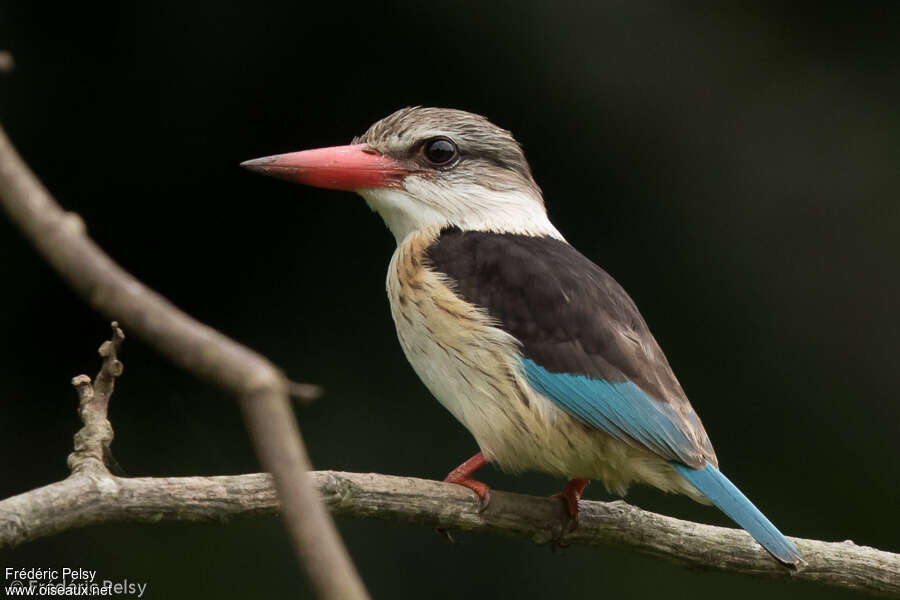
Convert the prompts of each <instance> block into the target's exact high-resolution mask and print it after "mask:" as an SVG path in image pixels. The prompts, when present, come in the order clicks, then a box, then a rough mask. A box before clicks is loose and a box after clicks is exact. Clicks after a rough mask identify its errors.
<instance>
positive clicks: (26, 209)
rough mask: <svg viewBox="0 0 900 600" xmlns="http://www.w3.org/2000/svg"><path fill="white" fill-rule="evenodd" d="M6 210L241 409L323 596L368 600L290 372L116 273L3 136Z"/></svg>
mask: <svg viewBox="0 0 900 600" xmlns="http://www.w3.org/2000/svg"><path fill="white" fill-rule="evenodd" d="M0 205H2V206H3V208H4V209H5V210H6V212H7V214H8V215H9V217H10V219H11V220H12V221H13V223H15V224H16V225H17V226H18V227H19V228H20V229H21V230H22V232H23V233H24V234H25V236H26V237H27V238H28V239H29V240H30V241H31V242H32V244H34V246H35V248H36V249H37V250H38V252H39V253H40V254H41V255H42V256H43V257H44V259H45V260H46V261H47V262H48V263H49V264H50V265H51V266H52V267H53V268H54V269H56V271H57V273H58V274H59V275H60V277H62V278H63V279H64V280H65V281H66V282H67V283H68V284H69V285H70V286H72V288H73V289H74V290H75V291H76V292H77V293H78V294H80V295H81V297H82V298H84V299H85V301H87V302H88V303H89V304H90V305H91V306H92V307H94V308H95V309H96V310H98V311H99V312H101V313H103V314H104V315H107V316H108V317H109V318H111V319H116V320H118V321H119V322H121V323H122V324H123V325H124V326H125V327H126V328H128V330H129V331H130V332H132V333H134V334H136V335H137V336H138V337H140V338H142V339H143V340H144V341H146V342H147V343H148V344H150V345H151V346H153V347H154V348H156V349H157V350H158V351H159V352H160V353H162V354H163V355H165V356H167V357H168V358H169V359H170V360H171V361H172V362H174V363H175V364H177V365H180V366H181V367H183V368H185V369H187V370H188V371H190V372H192V373H194V374H195V375H197V376H199V377H202V378H204V379H207V380H209V381H211V382H213V383H215V384H217V385H219V386H221V387H222V388H224V389H225V390H227V391H228V392H230V393H231V394H233V395H234V396H235V397H236V398H237V399H238V401H239V404H240V407H241V409H242V412H243V415H244V421H245V423H246V425H247V428H248V430H249V432H250V437H251V439H252V440H253V443H254V445H255V448H256V453H257V455H258V456H259V460H260V463H261V464H262V466H263V468H264V469H266V470H267V471H270V472H271V473H272V474H273V476H274V480H275V486H276V488H277V490H278V495H279V497H280V498H281V500H282V506H283V515H284V519H285V523H286V526H287V529H288V533H289V537H290V539H291V542H292V543H293V545H294V549H295V551H296V552H297V556H298V558H299V560H300V562H301V564H302V565H303V566H304V567H305V569H306V572H307V574H308V575H309V577H310V579H311V581H312V583H313V587H314V589H315V590H316V591H317V593H318V596H319V597H321V598H328V599H331V598H341V599H345V598H367V597H368V595H367V594H366V591H365V588H364V587H363V584H362V581H361V580H360V578H359V575H358V574H357V573H356V570H355V568H354V567H353V563H352V562H351V561H350V558H349V556H348V555H347V551H346V549H345V548H344V545H343V543H342V542H341V539H340V537H339V536H338V534H337V530H336V528H335V526H334V522H333V521H332V520H331V518H330V517H329V515H328V513H327V512H326V511H325V509H324V507H323V506H322V504H321V502H320V501H319V499H318V498H317V496H316V492H315V490H314V489H313V487H312V486H311V484H310V482H309V477H308V476H307V471H309V470H310V468H311V465H310V462H309V458H308V456H307V454H306V449H305V448H304V446H303V442H302V439H301V437H300V431H299V428H298V427H297V422H296V420H295V418H294V414H293V411H292V407H291V405H290V400H289V397H288V389H289V383H288V380H287V378H286V377H285V376H284V375H283V374H282V372H281V371H280V370H278V369H277V368H276V367H275V366H273V365H272V364H271V363H270V362H269V361H268V360H267V359H266V358H264V357H263V356H261V355H259V354H257V353H256V352H253V351H252V350H250V349H248V348H246V347H244V346H242V345H240V344H238V343H236V342H234V341H233V340H231V339H230V338H228V337H226V336H224V335H222V334H221V333H219V332H218V331H216V330H215V329H212V328H211V327H208V326H206V325H204V324H203V323H200V322H199V321H197V320H195V319H193V318H192V317H190V316H188V315H187V314H185V313H184V312H182V311H181V310H180V309H179V308H178V307H176V306H175V305H173V304H172V303H171V302H169V301H168V300H166V299H165V298H163V297H162V296H160V295H159V294H157V293H156V292H154V291H153V290H151V289H150V288H148V287H147V286H145V285H144V284H143V283H141V282H140V281H138V280H137V279H135V278H134V277H133V276H132V275H131V274H129V273H128V272H126V271H125V270H124V269H122V268H121V267H120V266H119V265H117V264H116V263H115V262H114V261H113V260H112V259H111V258H110V257H109V256H108V255H107V254H106V253H104V252H103V250H101V249H100V247H99V246H97V244H95V243H94V241H93V240H91V239H90V238H89V237H88V236H87V234H86V233H85V225H84V222H83V221H82V220H81V218H80V217H79V216H78V215H76V214H74V213H67V212H65V211H63V209H62V208H61V207H60V206H59V204H57V203H56V201H55V200H54V199H53V198H52V197H51V196H50V194H49V192H48V191H47V190H46V189H45V188H44V187H43V185H41V183H40V182H39V181H38V180H37V178H36V177H35V176H34V174H33V173H32V172H31V170H30V169H29V168H28V166H27V165H26V164H25V163H24V161H22V159H21V158H20V157H19V155H18V153H17V152H16V150H15V148H13V146H12V144H11V143H10V141H9V138H7V136H6V134H5V132H4V131H3V130H2V128H0ZM70 479H71V478H70ZM67 481H69V480H67ZM77 483H78V485H81V486H84V485H85V482H84V481H78V482H77ZM65 484H66V482H62V483H61V484H56V485H65Z"/></svg>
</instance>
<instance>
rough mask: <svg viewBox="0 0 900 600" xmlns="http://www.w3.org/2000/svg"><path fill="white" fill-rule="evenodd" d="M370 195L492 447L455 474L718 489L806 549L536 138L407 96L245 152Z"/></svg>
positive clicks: (435, 370)
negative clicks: (710, 419)
mask: <svg viewBox="0 0 900 600" xmlns="http://www.w3.org/2000/svg"><path fill="white" fill-rule="evenodd" d="M241 166H243V167H246V168H248V169H250V170H252V171H257V172H259V173H262V174H265V175H270V176H273V177H278V178H281V179H286V180H289V181H294V182H298V183H302V184H306V185H311V186H316V187H320V188H329V189H334V190H344V191H352V192H356V193H357V194H359V195H360V196H362V197H363V199H364V200H365V201H366V203H367V204H368V205H369V207H370V208H371V209H372V210H374V211H375V212H377V213H378V214H379V215H380V216H381V218H382V219H383V220H384V222H385V224H386V225H387V227H388V229H389V230H390V231H391V233H392V234H393V235H394V238H395V239H396V242H397V248H396V250H395V251H394V253H393V256H392V257H391V261H390V264H389V266H388V273H387V293H388V297H389V299H390V307H391V314H392V316H393V320H394V324H395V326H396V329H397V336H398V338H399V340H400V345H401V346H402V348H403V352H404V354H405V355H406V358H407V359H408V360H409V362H410V363H411V364H412V367H413V369H414V370H415V372H416V373H417V374H418V376H419V377H420V378H421V380H422V381H423V382H424V384H425V386H426V387H427V388H428V390H429V391H430V392H431V393H432V394H433V395H434V397H435V398H436V399H437V400H438V401H439V402H440V403H441V404H442V405H443V406H444V407H445V408H447V410H449V411H450V413H452V414H453V416H454V417H456V418H457V419H458V420H459V422H460V423H462V424H463V425H464V426H465V427H466V428H467V429H468V430H469V432H471V434H472V436H473V437H474V438H475V441H476V443H477V445H478V447H479V452H478V453H477V454H475V455H474V456H473V457H472V458H470V459H468V460H467V461H465V462H464V463H462V464H461V465H460V466H458V467H457V468H456V469H454V470H453V471H451V472H450V474H449V475H448V476H447V477H446V479H445V481H448V482H451V483H456V484H459V485H462V486H465V487H467V488H469V489H471V490H472V491H473V492H475V493H476V494H477V495H478V497H479V498H480V501H481V504H482V507H484V506H486V505H487V503H488V502H489V500H490V488H489V487H488V486H487V485H486V484H485V483H483V482H481V481H478V480H476V479H475V478H474V477H473V474H474V473H475V471H476V470H478V469H479V468H481V467H482V466H484V465H485V464H487V463H491V464H492V465H495V466H496V467H498V468H500V469H502V470H505V471H509V472H513V473H518V472H522V471H526V470H534V471H540V472H544V473H549V474H550V475H553V476H557V477H560V478H565V479H567V480H568V483H567V484H566V486H565V488H564V489H563V491H562V492H561V493H560V494H558V496H559V497H560V498H562V500H563V501H564V506H565V510H566V511H567V518H568V520H569V523H570V524H571V526H577V519H578V501H579V500H580V499H581V495H582V493H583V492H584V489H585V487H586V486H587V484H588V482H589V480H591V479H598V480H601V481H602V482H603V483H604V485H605V487H606V489H607V490H608V491H609V492H610V493H613V494H617V495H625V493H626V492H627V490H628V488H629V486H630V485H631V484H633V483H643V484H649V485H651V486H654V487H656V488H659V489H661V490H663V491H666V492H676V493H681V494H685V495H687V496H689V497H690V498H692V499H694V500H696V501H698V502H701V503H704V504H710V503H711V504H714V505H715V506H717V507H718V508H719V509H721V510H722V511H723V512H724V513H725V514H726V515H728V516H729V517H730V518H731V519H733V520H734V521H735V522H736V523H737V524H738V525H740V526H741V527H743V528H744V529H745V530H746V531H747V532H748V533H749V534H750V535H751V536H753V538H755V539H756V541H757V542H759V544H760V545H761V546H762V547H763V548H765V549H766V550H767V551H768V552H769V553H770V554H771V555H772V556H773V557H775V558H776V559H777V560H779V561H781V562H782V563H784V564H786V565H789V566H794V565H797V564H798V563H799V562H800V560H801V554H800V552H799V551H798V550H797V548H796V547H795V546H794V545H793V544H792V543H791V542H790V541H789V540H788V539H787V538H786V537H785V536H784V535H782V534H781V532H780V531H778V529H777V528H776V527H775V526H774V525H773V524H772V523H771V522H770V521H769V520H768V519H767V518H766V517H765V516H764V515H763V514H762V513H761V512H760V511H759V510H758V509H757V508H756V507H755V506H754V505H753V504H752V503H751V502H750V501H749V500H748V499H747V497H746V496H744V494H743V493H741V491H740V490H739V489H738V488H737V487H736V486H735V485H734V484H732V483H731V481H729V480H728V479H727V478H726V477H725V475H723V474H722V473H721V471H719V463H718V459H717V458H716V453H715V451H714V450H713V446H712V443H711V442H710V440H709V437H708V436H707V434H706V430H705V429H704V427H703V424H702V423H701V422H700V418H699V417H698V416H697V413H696V412H695V411H694V409H693V407H692V406H691V404H690V402H689V401H688V398H687V396H686V395H685V392H684V390H683V389H682V387H681V385H680V384H679V382H678V379H676V377H675V374H674V373H673V372H672V368H671V367H670V366H669V362H668V360H667V359H666V357H665V355H664V354H663V352H662V350H661V349H660V346H659V344H658V343H657V342H656V339H654V337H653V335H652V334H651V332H650V329H649V328H648V326H647V324H646V322H645V321H644V318H643V317H642V316H641V313H640V312H639V311H638V309H637V306H636V305H635V303H634V301H633V300H632V299H631V298H630V297H629V296H628V294H627V293H626V292H625V290H624V289H623V288H622V287H621V286H620V285H619V284H618V283H617V282H616V281H615V280H614V279H613V278H612V277H611V276H610V275H609V274H607V273H606V271H604V270H603V269H601V268H600V267H599V266H597V265H596V264H594V263H593V262H592V261H591V260H590V259H588V258H587V257H585V256H584V255H583V254H581V253H580V252H578V250H576V249H575V248H574V247H572V246H571V245H570V244H569V243H568V242H567V241H566V240H565V238H564V237H563V236H562V234H561V233H560V232H559V230H557V228H556V227H554V226H553V223H551V222H550V219H549V217H548V216H547V211H546V208H545V206H544V200H543V194H542V192H541V189H540V188H539V187H538V185H537V183H535V181H534V178H533V177H532V174H531V168H530V167H529V164H528V161H527V160H526V159H525V154H524V152H523V150H522V147H521V145H520V144H519V142H518V141H516V139H515V138H514V137H513V135H512V134H511V133H510V132H509V131H507V130H505V129H503V128H501V127H498V126H497V125H494V124H493V123H491V122H490V121H488V119H486V118H485V117H482V116H479V115H476V114H472V113H469V112H465V111H461V110H455V109H446V108H430V107H410V108H403V109H401V110H398V111H397V112H395V113H393V114H391V115H389V116H387V117H385V118H384V119H381V120H380V121H377V122H376V123H374V124H373V125H372V126H371V127H369V129H368V130H367V131H366V132H365V133H364V134H363V135H361V136H357V137H355V138H354V139H353V140H352V142H351V144H350V145H347V146H336V147H330V148H320V149H315V150H305V151H301V152H291V153H287V154H279V155H275V156H267V157H264V158H258V159H255V160H249V161H246V162H244V163H241Z"/></svg>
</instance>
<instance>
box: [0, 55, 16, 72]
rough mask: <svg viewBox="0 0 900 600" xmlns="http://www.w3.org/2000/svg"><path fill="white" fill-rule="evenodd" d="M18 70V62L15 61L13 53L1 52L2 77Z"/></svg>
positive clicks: (0, 68) (0, 67)
mask: <svg viewBox="0 0 900 600" xmlns="http://www.w3.org/2000/svg"><path fill="white" fill-rule="evenodd" d="M15 68H16V61H15V60H14V59H13V55H12V52H10V51H9V50H0V75H7V74H9V73H12V72H13V71H14V70H15Z"/></svg>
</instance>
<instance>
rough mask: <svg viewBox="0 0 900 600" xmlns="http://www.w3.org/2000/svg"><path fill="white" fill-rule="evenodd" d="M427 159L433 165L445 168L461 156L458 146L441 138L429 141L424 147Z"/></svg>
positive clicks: (423, 150) (423, 151)
mask: <svg viewBox="0 0 900 600" xmlns="http://www.w3.org/2000/svg"><path fill="white" fill-rule="evenodd" d="M422 153H423V154H424V155H425V158H426V159H427V160H428V162H430V163H431V164H433V165H436V166H444V165H447V164H449V163H450V162H451V161H453V159H455V158H456V157H457V156H458V155H459V150H457V149H456V144H454V143H453V142H452V141H450V140H448V139H447V138H443V137H439V138H434V139H431V140H428V141H427V142H425V145H424V146H423V147H422Z"/></svg>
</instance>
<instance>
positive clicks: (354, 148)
mask: <svg viewBox="0 0 900 600" xmlns="http://www.w3.org/2000/svg"><path fill="white" fill-rule="evenodd" d="M241 166H242V167H244V168H247V169H250V170H251V171H256V172H258V173H262V174H263V175H269V176H271V177H278V178H279V179H286V180H288V181H296V182H297V183H302V184H305V185H312V186H315V187H320V188H328V189H331V190H346V191H356V190H361V189H365V188H384V187H402V185H403V178H404V177H406V176H407V175H409V173H410V172H411V171H410V170H409V169H408V168H406V167H404V166H403V165H401V164H400V163H399V162H398V161H396V160H394V159H393V158H389V157H387V156H384V155H382V154H378V153H377V152H375V151H373V150H370V149H369V147H368V146H367V145H366V144H353V145H351V146H334V147H332V148H319V149H317V150H304V151H303V152H291V153H288V154H277V155H275V156H266V157H264V158H257V159H255V160H248V161H245V162H242V163H241Z"/></svg>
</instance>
